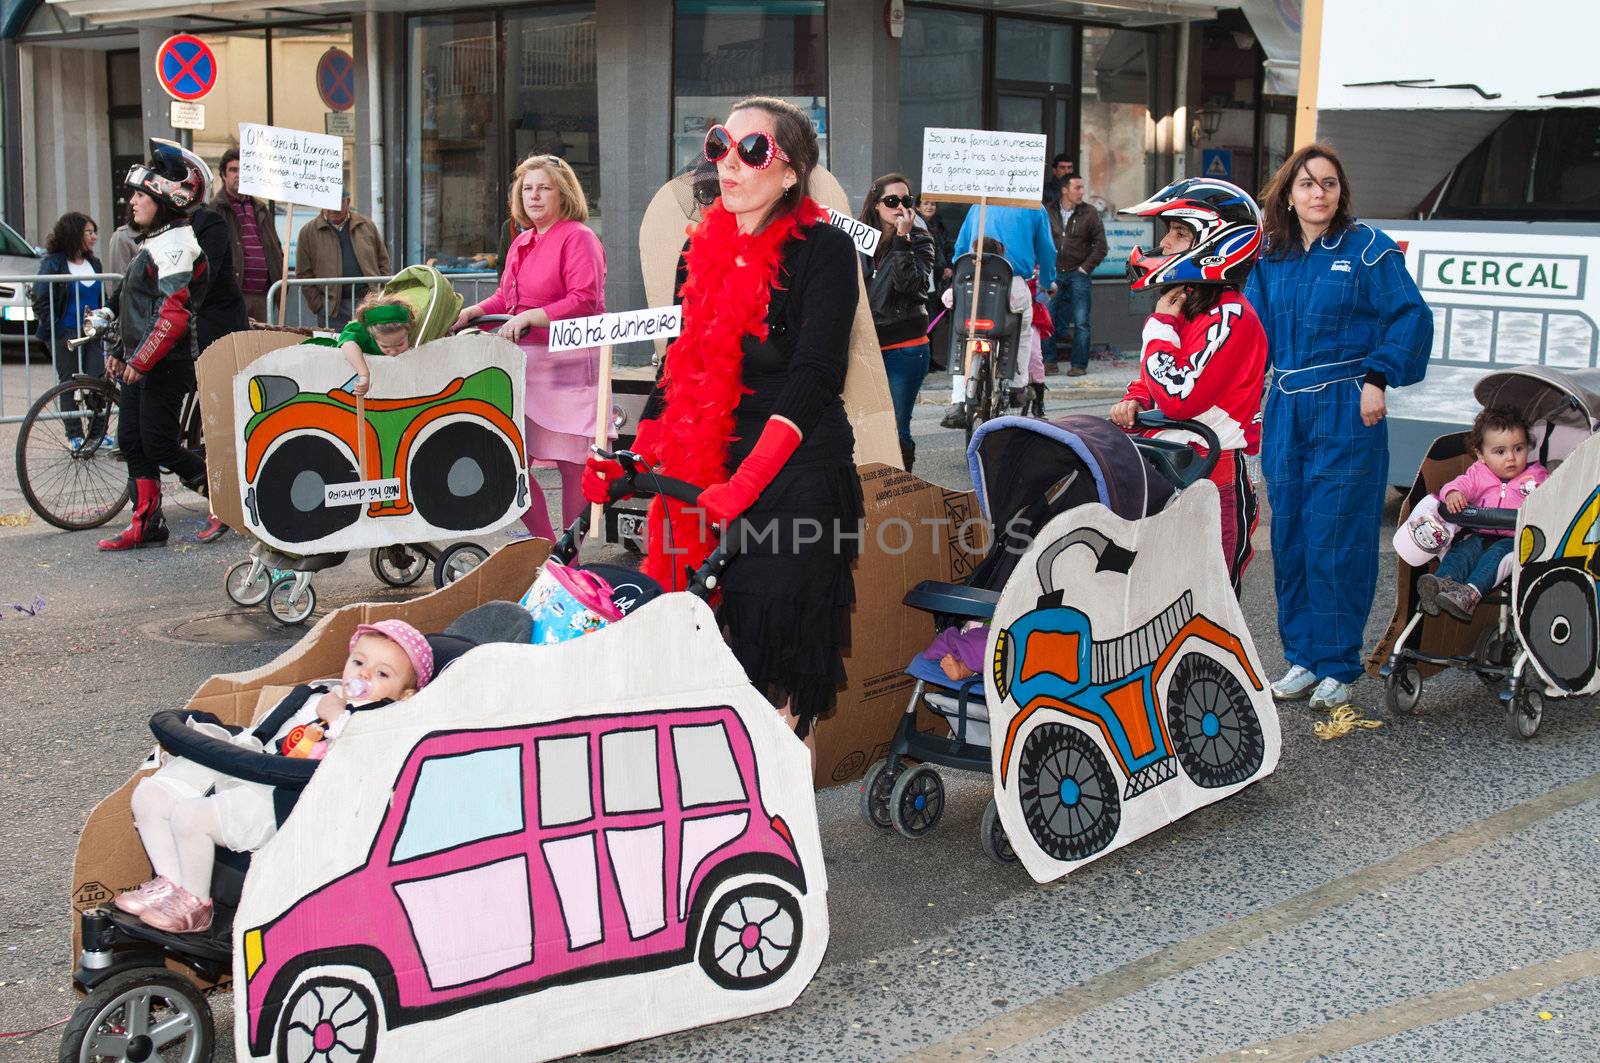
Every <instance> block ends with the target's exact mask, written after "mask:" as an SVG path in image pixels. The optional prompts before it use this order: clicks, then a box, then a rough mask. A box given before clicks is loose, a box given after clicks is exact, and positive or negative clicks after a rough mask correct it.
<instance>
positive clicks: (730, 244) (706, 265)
mask: <svg viewBox="0 0 1600 1063" xmlns="http://www.w3.org/2000/svg"><path fill="white" fill-rule="evenodd" d="M827 218H828V212H827V211H826V210H825V209H823V208H822V207H821V206H820V205H819V204H818V203H817V202H816V201H815V200H811V199H806V200H802V201H801V202H800V203H799V204H798V205H797V206H796V207H795V209H794V210H792V211H789V212H788V213H787V214H785V215H783V216H782V217H781V218H779V219H777V220H776V221H774V222H773V223H772V224H771V225H768V226H767V227H766V228H765V229H763V230H762V231H761V232H758V233H753V234H749V233H742V232H740V231H739V225H738V220H737V219H736V218H735V217H734V215H733V214H732V213H730V212H729V211H727V210H726V209H724V208H723V206H722V202H721V201H720V200H719V201H717V202H716V203H713V204H712V205H711V206H710V207H708V208H707V209H706V212H705V216H704V217H703V218H701V220H700V224H699V225H697V226H696V227H695V228H694V229H693V230H692V231H691V232H690V234H689V249H688V251H687V252H685V254H684V263H685V265H686V267H687V279H686V280H685V281H684V285H683V290H682V292H681V293H680V298H681V300H682V302H683V331H682V332H681V333H680V334H679V336H678V338H677V339H676V340H675V341H673V344H672V349H671V352H670V355H669V357H668V358H667V363H666V368H665V370H664V371H663V373H662V385H663V388H664V390H665V393H666V407H665V411H664V412H663V413H662V415H661V436H660V446H661V455H662V466H663V471H664V472H665V473H666V474H667V475H668V476H672V477H675V478H677V479H679V480H687V481H689V482H690V483H692V484H697V485H699V486H701V487H708V486H710V485H711V484H715V483H721V482H722V481H724V480H726V479H727V478H728V447H729V444H731V443H732V442H733V411H734V409H735V408H736V407H737V406H738V405H739V399H740V397H741V396H743V395H744V394H745V388H744V386H743V383H742V381H743V369H744V339H745V337H746V336H754V337H755V338H756V339H757V340H765V339H766V338H767V304H768V302H769V301H770V299H771V295H772V289H773V287H775V286H776V285H777V283H778V266H779V264H780V262H781V261H782V258H783V249H784V246H785V245H786V244H787V243H788V242H789V240H791V239H795V238H803V237H801V234H800V230H801V229H802V228H803V227H805V226H809V225H813V224H815V223H817V222H820V221H826V220H827ZM647 538H648V542H649V547H650V553H649V555H648V556H647V557H646V558H645V564H644V571H645V572H646V574H648V575H649V576H651V577H652V578H654V579H655V580H656V581H657V582H658V583H660V584H661V585H662V586H663V587H665V588H667V589H668V590H681V589H683V587H684V572H685V569H688V570H693V569H695V568H698V567H699V565H700V563H701V562H702V561H704V560H705V559H706V557H707V555H709V554H710V553H711V550H712V545H711V543H712V538H713V536H712V534H711V531H710V529H709V528H708V527H707V525H706V521H705V518H704V515H703V514H702V513H700V512H699V511H697V510H690V509H688V508H687V507H685V506H683V505H681V504H679V503H677V502H673V501H671V500H669V499H663V498H657V499H656V500H655V501H654V502H652V503H651V506H650V517H649V532H648V535H647Z"/></svg>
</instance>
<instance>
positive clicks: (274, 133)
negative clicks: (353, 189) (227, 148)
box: [239, 122, 344, 210]
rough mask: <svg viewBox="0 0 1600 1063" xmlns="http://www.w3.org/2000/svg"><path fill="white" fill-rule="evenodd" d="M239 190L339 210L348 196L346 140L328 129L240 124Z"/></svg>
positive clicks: (286, 201)
mask: <svg viewBox="0 0 1600 1063" xmlns="http://www.w3.org/2000/svg"><path fill="white" fill-rule="evenodd" d="M239 191H240V193H242V194H243V195H247V196H260V197H262V198H263V199H277V200H282V201H283V202H285V203H298V204H302V205H304V206H310V207H326V208H328V209H329V210H338V209H339V207H340V206H341V205H342V200H343V199H344V141H342V140H340V139H339V138H338V137H330V136H327V135H325V134H323V133H307V132H305V131H303V130H299V129H285V128H283V127H281V126H270V125H253V124H251V123H249V122H240V123H239Z"/></svg>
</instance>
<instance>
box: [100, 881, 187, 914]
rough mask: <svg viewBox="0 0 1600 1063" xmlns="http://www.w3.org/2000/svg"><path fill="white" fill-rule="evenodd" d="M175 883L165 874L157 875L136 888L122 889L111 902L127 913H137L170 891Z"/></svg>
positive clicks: (174, 886)
mask: <svg viewBox="0 0 1600 1063" xmlns="http://www.w3.org/2000/svg"><path fill="white" fill-rule="evenodd" d="M176 887H177V884H176V883H175V882H173V881H172V880H171V879H170V878H168V877H167V876H165V875H157V876H156V877H155V878H153V879H151V880H150V881H149V882H146V883H145V884H144V885H143V886H140V887H139V888H138V889H131V890H124V891H123V892H121V893H119V894H117V897H116V900H114V901H112V902H111V903H112V904H114V905H116V907H117V908H118V909H119V910H121V911H124V912H127V913H128V914H129V915H139V914H140V913H142V912H143V911H144V910H145V909H146V908H149V907H150V905H152V904H154V903H155V902H156V901H158V900H160V899H161V898H162V897H165V896H166V895H167V894H169V893H171V892H172V891H173V890H174V889H175V888H176Z"/></svg>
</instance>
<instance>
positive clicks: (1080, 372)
mask: <svg viewBox="0 0 1600 1063" xmlns="http://www.w3.org/2000/svg"><path fill="white" fill-rule="evenodd" d="M1067 375H1068V376H1088V375H1089V370H1088V367H1087V366H1081V365H1075V366H1073V367H1072V368H1071V369H1068V370H1067Z"/></svg>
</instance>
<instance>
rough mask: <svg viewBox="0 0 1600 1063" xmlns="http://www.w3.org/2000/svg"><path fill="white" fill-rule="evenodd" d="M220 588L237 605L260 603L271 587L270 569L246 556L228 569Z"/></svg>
mask: <svg viewBox="0 0 1600 1063" xmlns="http://www.w3.org/2000/svg"><path fill="white" fill-rule="evenodd" d="M222 589H223V590H225V591H227V592H228V597H229V598H230V599H232V600H233V602H234V603H235V604H237V605H260V604H261V603H262V602H263V601H265V600H266V597H267V592H268V591H270V590H271V589H272V570H271V569H269V568H267V566H265V565H263V564H261V563H260V562H259V561H257V560H256V559H255V558H253V557H247V558H245V559H244V560H243V561H239V562H236V563H235V564H234V565H233V567H231V568H229V569H228V574H227V576H225V577H224V578H223V580H222Z"/></svg>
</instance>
